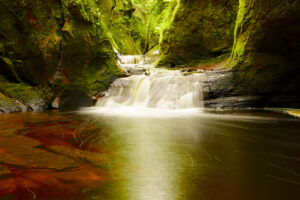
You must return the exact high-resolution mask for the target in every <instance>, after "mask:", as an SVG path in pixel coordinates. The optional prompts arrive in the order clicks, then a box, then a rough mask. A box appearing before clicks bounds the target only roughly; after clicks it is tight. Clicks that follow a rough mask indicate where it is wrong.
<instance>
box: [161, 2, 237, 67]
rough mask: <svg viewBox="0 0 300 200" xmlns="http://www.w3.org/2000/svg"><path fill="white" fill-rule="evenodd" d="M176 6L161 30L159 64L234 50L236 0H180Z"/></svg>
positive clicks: (217, 54)
mask: <svg viewBox="0 0 300 200" xmlns="http://www.w3.org/2000/svg"><path fill="white" fill-rule="evenodd" d="M173 6H174V7H172V9H171V10H170V12H171V13H172V18H171V20H169V22H168V23H166V24H165V27H164V29H163V30H162V34H161V39H160V51H161V54H162V57H161V58H160V63H159V65H164V64H165V63H169V64H176V65H180V64H182V63H187V62H190V61H192V60H199V59H203V58H208V57H212V58H214V57H218V56H220V55H222V54H225V53H228V52H230V50H231V46H232V44H233V31H232V30H233V27H234V22H235V18H236V13H237V2H236V1H218V2H216V1H209V0H206V1H204V0H201V1H192V0H178V1H177V3H175V4H173ZM170 62H173V63H170Z"/></svg>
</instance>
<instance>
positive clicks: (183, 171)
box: [0, 108, 300, 200]
mask: <svg viewBox="0 0 300 200" xmlns="http://www.w3.org/2000/svg"><path fill="white" fill-rule="evenodd" d="M153 112H154V114H153ZM124 113H126V112H124ZM127 113H128V114H127V115H126V114H123V115H122V114H120V115H117V114H116V113H114V112H107V111H106V112H102V111H101V110H100V112H99V110H97V109H95V108H93V109H84V110H81V111H79V112H68V113H63V112H44V113H16V114H9V115H0V119H1V120H0V127H1V130H0V199H91V200H92V199H101V200H175V199H176V200H177V199H178V200H199V199H205V200H209V199H212V200H213V199H218V200H219V199H222V200H223V199H232V200H240V199H243V200H248V199H249V200H253V199H257V200H263V199H264V200H265V199H280V200H281V199H282V200H283V199H299V197H300V193H299V191H300V190H299V189H300V131H299V130H300V120H299V119H297V118H292V117H288V116H285V115H281V114H276V113H271V112H266V111H251V110H244V111H228V112H225V111H213V112H212V111H202V112H200V111H199V110H198V111H197V110H189V111H176V112H170V111H169V112H164V111H158V110H156V111H153V110H148V111H147V112H144V111H143V112H141V113H143V114H141V113H131V114H130V112H127ZM145 113H147V114H145Z"/></svg>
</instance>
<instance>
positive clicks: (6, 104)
mask: <svg viewBox="0 0 300 200" xmlns="http://www.w3.org/2000/svg"><path fill="white" fill-rule="evenodd" d="M17 111H21V109H20V108H19V107H18V106H17V105H16V104H15V103H14V102H13V101H11V100H10V99H9V98H7V97H6V96H4V95H3V94H2V93H1V92H0V113H1V112H4V113H9V112H17Z"/></svg>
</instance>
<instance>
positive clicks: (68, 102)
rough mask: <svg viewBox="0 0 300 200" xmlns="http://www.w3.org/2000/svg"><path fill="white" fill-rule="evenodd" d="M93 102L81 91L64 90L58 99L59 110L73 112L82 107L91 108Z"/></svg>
mask: <svg viewBox="0 0 300 200" xmlns="http://www.w3.org/2000/svg"><path fill="white" fill-rule="evenodd" d="M92 105H93V100H92V98H91V97H89V96H88V95H87V93H86V92H83V91H82V90H78V89H73V90H65V91H64V93H63V94H62V95H61V97H60V102H59V109H61V110H73V109H76V108H80V107H83V106H92Z"/></svg>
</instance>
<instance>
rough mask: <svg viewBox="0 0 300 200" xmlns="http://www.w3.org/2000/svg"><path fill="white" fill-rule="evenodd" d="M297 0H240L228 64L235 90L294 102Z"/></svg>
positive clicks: (298, 72)
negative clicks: (233, 74) (232, 71)
mask: <svg viewBox="0 0 300 200" xmlns="http://www.w3.org/2000/svg"><path fill="white" fill-rule="evenodd" d="M299 38H300V1H298V0H295V1H288V0H284V1H273V0H251V1H250V0H249V1H245V0H240V5H239V12H238V17H237V22H236V27H235V42H234V46H233V51H232V57H231V62H230V67H232V68H233V69H234V71H235V81H236V83H237V88H236V89H237V90H238V91H239V92H241V93H244V94H245V93H247V94H262V95H264V96H277V97H274V99H273V100H272V97H271V101H277V102H282V101H283V102H286V103H288V102H298V105H299V102H300V101H299V91H300V82H299V80H300V68H299V64H300V62H299V58H298V57H299V53H300V39H299Z"/></svg>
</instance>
